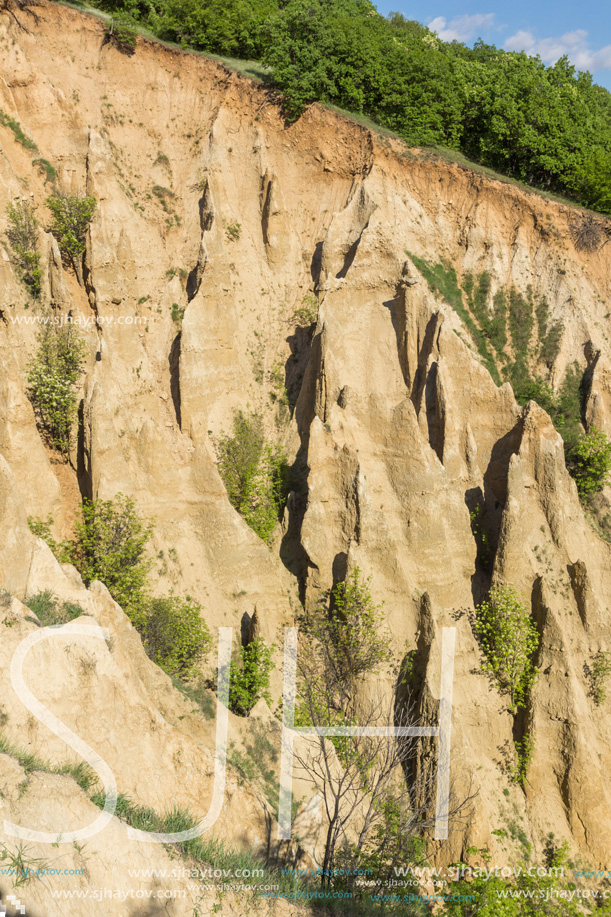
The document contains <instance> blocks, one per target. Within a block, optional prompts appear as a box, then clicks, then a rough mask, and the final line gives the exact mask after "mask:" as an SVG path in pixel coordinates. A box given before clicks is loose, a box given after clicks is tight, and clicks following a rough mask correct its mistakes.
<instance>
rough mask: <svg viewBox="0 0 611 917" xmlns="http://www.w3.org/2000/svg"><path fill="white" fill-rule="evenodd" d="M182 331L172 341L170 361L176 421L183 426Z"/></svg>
mask: <svg viewBox="0 0 611 917" xmlns="http://www.w3.org/2000/svg"><path fill="white" fill-rule="evenodd" d="M181 338H182V331H179V332H178V334H177V335H176V337H175V338H174V340H173V342H172V347H171V349H170V356H169V357H168V363H169V366H170V394H171V395H172V404H173V405H174V413H175V414H176V423H177V424H178V427H179V428H180V427H181V414H180V343H181Z"/></svg>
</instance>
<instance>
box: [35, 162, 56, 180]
mask: <svg viewBox="0 0 611 917" xmlns="http://www.w3.org/2000/svg"><path fill="white" fill-rule="evenodd" d="M32 165H33V166H39V167H40V168H41V169H42V170H43V171H44V173H45V176H46V177H45V185H46V184H47V182H50V183H51V184H53V183H54V181H55V179H56V178H57V169H56V168H55V166H52V165H51V163H50V162H49V160H48V159H33V160H32Z"/></svg>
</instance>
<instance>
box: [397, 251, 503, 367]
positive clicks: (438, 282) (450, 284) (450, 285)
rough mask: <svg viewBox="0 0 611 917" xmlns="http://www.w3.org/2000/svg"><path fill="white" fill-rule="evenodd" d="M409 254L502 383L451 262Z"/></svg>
mask: <svg viewBox="0 0 611 917" xmlns="http://www.w3.org/2000/svg"><path fill="white" fill-rule="evenodd" d="M408 254H409V256H410V258H411V259H412V261H413V262H414V264H415V265H416V267H417V268H418V270H419V271H420V273H421V274H422V276H423V277H424V279H425V280H426V282H427V283H428V285H429V289H430V290H431V292H432V293H435V294H437V295H439V296H441V298H442V299H443V300H444V301H445V302H446V303H447V304H448V305H449V306H451V307H452V308H453V309H454V311H455V312H457V313H458V315H459V316H460V318H461V319H462V320H463V322H464V324H465V325H466V326H467V328H468V329H469V331H470V332H471V337H472V338H473V341H474V343H475V346H476V347H477V351H478V353H479V355H480V357H481V358H482V360H483V362H484V364H485V366H486V368H487V369H488V371H489V373H490V375H491V376H492V378H493V379H494V381H495V382H496V384H497V385H500V384H501V377H500V375H499V371H498V369H497V366H496V363H495V361H494V358H493V356H492V354H491V353H490V350H489V349H488V343H487V340H486V336H485V335H484V333H483V332H482V331H481V329H480V328H478V326H477V325H476V324H475V321H474V320H473V318H472V316H471V313H470V312H469V311H468V310H467V309H466V307H465V304H464V301H463V294H462V290H461V289H460V287H459V286H458V279H457V277H456V271H455V270H454V268H453V267H452V266H451V265H450V264H447V263H444V262H441V261H440V262H438V263H437V264H430V263H429V262H428V261H425V259H424V258H418V257H416V255H412V253H411V252H408ZM472 290H473V287H472Z"/></svg>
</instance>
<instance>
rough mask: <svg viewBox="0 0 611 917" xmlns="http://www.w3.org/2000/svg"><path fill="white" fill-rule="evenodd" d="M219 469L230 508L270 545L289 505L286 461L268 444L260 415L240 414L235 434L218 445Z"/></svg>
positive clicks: (240, 412)
mask: <svg viewBox="0 0 611 917" xmlns="http://www.w3.org/2000/svg"><path fill="white" fill-rule="evenodd" d="M217 451H218V467H219V473H220V475H221V477H222V479H223V483H224V484H225V487H226V488H227V494H228V496H229V501H230V503H231V505H232V506H233V507H234V509H236V510H237V511H238V512H239V513H240V515H241V516H243V517H244V519H245V521H246V522H247V523H248V525H249V526H250V527H251V529H253V531H254V532H256V533H257V535H258V536H259V538H262V539H263V541H265V542H266V543H267V544H270V542H271V540H272V535H273V533H274V529H275V528H276V525H277V522H278V519H279V517H280V514H281V512H282V509H283V508H284V504H285V502H286V494H287V490H288V466H287V463H286V458H285V456H284V455H283V454H282V452H280V450H278V449H277V448H275V447H274V446H272V445H271V443H268V442H266V440H265V436H264V433H263V421H262V418H261V416H260V415H258V414H254V413H251V414H248V413H244V412H242V411H237V413H236V414H235V417H234V420H233V434H232V435H231V436H225V437H223V438H222V439H221V440H220V442H219V444H218V450H217Z"/></svg>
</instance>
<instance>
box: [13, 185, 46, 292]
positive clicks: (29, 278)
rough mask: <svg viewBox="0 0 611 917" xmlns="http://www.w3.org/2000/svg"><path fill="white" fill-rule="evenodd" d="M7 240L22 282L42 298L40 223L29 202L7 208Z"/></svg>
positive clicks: (21, 202)
mask: <svg viewBox="0 0 611 917" xmlns="http://www.w3.org/2000/svg"><path fill="white" fill-rule="evenodd" d="M6 215H7V217H8V222H9V225H8V229H7V231H6V236H7V239H8V241H9V243H10V246H11V250H12V253H13V261H14V263H15V264H16V265H17V268H18V270H19V273H20V275H21V280H22V281H23V283H24V284H25V285H26V287H27V288H28V289H29V291H30V293H31V294H32V296H34V298H36V299H37V298H38V297H39V296H40V280H41V278H42V273H43V272H42V268H41V267H40V252H39V251H38V221H37V219H36V214H35V212H34V207H33V206H32V204H30V203H29V202H28V201H17V202H16V203H14V204H9V205H8V207H7V208H6Z"/></svg>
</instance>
